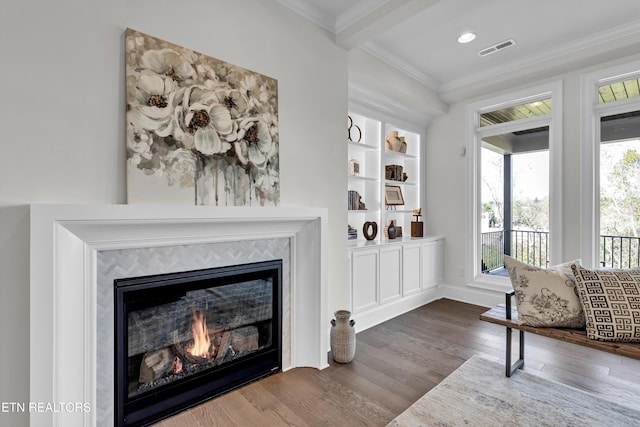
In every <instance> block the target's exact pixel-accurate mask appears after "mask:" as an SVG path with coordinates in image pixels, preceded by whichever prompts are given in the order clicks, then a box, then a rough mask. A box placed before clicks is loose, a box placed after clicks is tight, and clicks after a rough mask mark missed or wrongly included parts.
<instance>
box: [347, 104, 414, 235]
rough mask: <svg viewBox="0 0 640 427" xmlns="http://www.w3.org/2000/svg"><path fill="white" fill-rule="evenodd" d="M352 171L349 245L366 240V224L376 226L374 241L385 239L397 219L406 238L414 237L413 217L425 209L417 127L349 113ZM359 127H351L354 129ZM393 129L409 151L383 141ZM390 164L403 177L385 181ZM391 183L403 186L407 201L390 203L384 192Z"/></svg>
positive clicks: (350, 173) (348, 142) (349, 159)
mask: <svg viewBox="0 0 640 427" xmlns="http://www.w3.org/2000/svg"><path fill="white" fill-rule="evenodd" d="M349 125H350V126H351V127H352V128H351V129H350V132H349V135H350V136H351V139H353V140H348V141H347V144H348V155H349V158H348V162H347V163H348V164H347V166H348V170H349V181H348V182H349V184H348V185H349V188H348V190H349V195H348V207H349V218H348V223H349V226H350V227H351V228H352V230H355V231H356V232H357V238H356V239H351V240H355V241H356V242H353V241H351V242H350V247H351V246H358V245H359V244H360V243H361V242H362V241H364V240H365V237H364V233H363V227H364V224H365V222H368V221H372V222H375V223H376V224H377V225H378V235H377V236H376V239H375V240H376V241H378V242H382V241H384V240H385V239H386V237H385V233H384V229H385V227H387V226H388V225H389V223H390V222H391V220H394V221H395V223H396V225H397V226H399V227H401V229H402V237H409V236H411V221H412V220H415V218H414V217H413V215H412V212H413V209H414V208H421V207H422V204H421V203H422V197H421V157H420V154H421V152H422V144H423V137H422V131H421V130H419V129H408V126H407V125H403V126H398V125H396V124H394V123H393V122H392V121H385V120H383V119H378V118H372V117H368V116H365V115H362V114H358V113H357V112H354V111H352V112H350V114H349ZM356 127H357V129H356V130H355V131H353V128H356ZM392 131H397V132H398V135H399V136H400V137H402V138H404V139H405V141H406V152H399V151H393V150H390V149H388V147H386V146H385V145H386V144H385V141H386V139H387V138H388V137H389V135H390V134H391V132H392ZM387 166H392V167H395V169H396V170H401V171H402V173H404V174H406V177H405V178H404V179H403V178H402V174H399V176H398V177H397V179H387V178H389V176H388V175H387V174H386V170H387V169H386V168H387ZM387 187H396V188H399V190H400V193H401V194H402V198H403V199H404V204H402V205H387V204H386V203H385V194H386V190H387Z"/></svg>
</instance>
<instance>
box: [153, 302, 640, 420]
mask: <svg viewBox="0 0 640 427" xmlns="http://www.w3.org/2000/svg"><path fill="white" fill-rule="evenodd" d="M485 310H486V308H484V307H478V306H475V305H470V304H464V303H460V302H455V301H451V300H446V299H443V300H439V301H435V302H433V303H431V304H427V305H425V306H423V307H420V308H418V309H416V310H413V311H411V312H409V313H406V314H404V315H402V316H399V317H396V318H394V319H391V320H389V321H387V322H385V323H382V324H380V325H378V326H375V327H373V328H371V329H368V330H366V331H363V332H361V333H359V334H358V335H357V346H356V357H355V360H354V361H353V362H351V363H348V364H338V363H335V362H331V366H330V367H329V368H327V369H324V370H322V371H319V370H316V369H311V368H299V369H292V370H290V371H288V372H284V373H278V374H275V375H272V376H270V377H267V378H265V379H262V380H260V381H258V382H256V383H253V384H250V385H248V386H245V387H243V388H241V389H238V390H235V391H233V392H231V393H228V394H226V395H223V396H221V397H219V398H217V399H214V400H211V401H209V402H207V403H204V404H202V405H200V406H197V407H195V408H192V409H190V410H188V411H185V412H183V413H181V414H178V415H176V416H174V417H172V418H169V419H166V420H164V421H162V422H160V423H158V424H156V426H157V427H186V426H189V427H195V426H202V427H211V426H358V425H360V426H368V427H369V426H385V425H386V424H387V423H388V422H389V421H391V420H392V419H393V418H394V417H396V416H397V415H399V414H400V413H401V412H402V411H404V410H405V409H406V408H407V407H409V406H410V405H411V404H412V403H413V402H415V401H416V400H417V399H418V398H419V397H421V396H422V395H423V394H424V393H426V392H427V391H429V390H430V389H431V388H433V387H434V386H435V385H436V384H438V383H439V382H440V381H442V380H443V379H444V378H445V377H446V376H448V375H449V374H450V373H452V372H453V371H454V370H455V369H456V368H458V367H459V366H460V365H461V364H462V363H464V362H465V361H466V360H467V359H469V358H470V357H471V356H473V355H476V354H477V355H482V356H484V357H486V358H489V359H492V360H496V361H500V362H503V361H504V344H505V343H504V328H503V327H501V326H499V325H494V324H490V323H487V322H482V321H480V320H479V319H478V316H479V315H480V313H482V312H483V311H485ZM355 319H356V321H357V317H355ZM525 338H526V340H527V342H526V350H527V353H526V365H525V370H530V371H533V372H535V373H536V374H539V375H542V376H545V377H547V378H550V379H553V380H555V381H558V382H561V383H564V384H568V385H571V386H574V387H577V388H580V389H583V390H586V391H589V392H592V393H596V394H601V395H605V396H607V397H608V398H611V399H635V400H638V399H640V361H637V360H633V359H629V358H624V357H620V356H615V355H612V354H609V353H604V352H601V351H597V350H593V349H588V348H584V347H580V346H577V345H574V344H569V343H564V342H560V341H557V340H552V339H550V338H546V337H542V336H537V335H532V334H527V335H526V337H525ZM514 348H517V346H516V347H514ZM496 375H504V373H503V369H500V371H499V372H496ZM516 375H517V374H516Z"/></svg>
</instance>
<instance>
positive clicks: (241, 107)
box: [216, 89, 249, 119]
mask: <svg viewBox="0 0 640 427" xmlns="http://www.w3.org/2000/svg"><path fill="white" fill-rule="evenodd" d="M216 96H217V97H218V101H219V102H220V103H221V104H223V105H224V106H225V107H227V109H228V110H229V113H230V114H231V118H233V119H238V118H242V117H246V115H247V111H248V109H249V100H248V99H247V97H246V96H244V95H243V94H242V92H240V91H239V90H236V89H220V90H217V91H216Z"/></svg>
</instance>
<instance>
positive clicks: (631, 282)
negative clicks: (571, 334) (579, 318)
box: [571, 265, 640, 342]
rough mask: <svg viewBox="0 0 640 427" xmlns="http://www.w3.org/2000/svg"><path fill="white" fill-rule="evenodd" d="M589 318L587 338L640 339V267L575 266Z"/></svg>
mask: <svg viewBox="0 0 640 427" xmlns="http://www.w3.org/2000/svg"><path fill="white" fill-rule="evenodd" d="M571 269H572V270H573V274H574V275H575V279H576V286H577V288H578V294H579V296H580V302H581V303H582V307H583V308H584V314H585V317H586V321H587V337H589V338H590V339H594V340H600V341H624V342H640V269H620V270H588V269H586V268H583V267H580V266H577V265H573V266H571Z"/></svg>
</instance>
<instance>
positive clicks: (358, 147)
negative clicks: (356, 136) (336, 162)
mask: <svg viewBox="0 0 640 427" xmlns="http://www.w3.org/2000/svg"><path fill="white" fill-rule="evenodd" d="M347 144H348V145H349V148H350V149H354V150H362V151H371V150H378V149H379V148H378V147H377V146H375V145H371V144H365V143H363V142H353V141H347Z"/></svg>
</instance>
